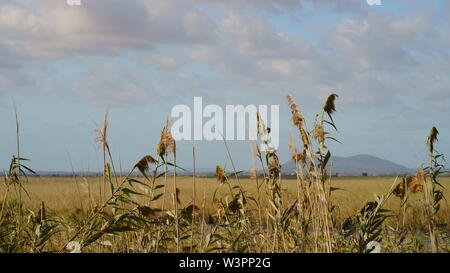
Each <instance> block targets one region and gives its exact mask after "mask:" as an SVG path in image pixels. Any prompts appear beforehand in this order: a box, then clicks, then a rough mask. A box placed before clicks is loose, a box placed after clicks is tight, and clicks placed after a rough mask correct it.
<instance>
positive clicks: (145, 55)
mask: <svg viewBox="0 0 450 273" xmlns="http://www.w3.org/2000/svg"><path fill="white" fill-rule="evenodd" d="M381 2H382V5H380V6H370V5H368V4H367V2H366V1H365V0H339V1H337V0H164V1H161V0H126V1H125V0H81V5H80V6H71V5H68V4H67V3H66V1H65V0H40V1H35V0H9V1H5V0H0V124H1V129H0V132H1V133H0V169H2V168H4V169H6V168H7V167H8V164H9V160H10V158H11V156H12V155H13V154H14V153H15V149H16V148H15V147H16V144H15V120H14V110H13V102H15V103H16V104H17V109H18V113H19V118H20V142H21V154H22V156H23V157H26V158H29V159H31V161H30V162H29V163H27V164H28V165H29V166H30V167H31V168H32V169H35V170H38V171H68V170H71V169H72V168H73V169H74V170H75V171H99V170H101V169H102V167H101V166H102V164H101V158H102V156H101V155H102V153H101V149H100V147H99V145H98V144H96V143H95V132H94V130H93V129H95V128H98V127H100V126H101V124H102V121H103V118H104V113H105V111H106V109H109V120H110V127H109V132H108V134H109V136H108V137H109V144H110V146H111V149H112V153H113V159H114V160H115V161H116V162H117V163H116V165H118V166H120V168H121V169H122V170H123V171H127V170H129V168H130V167H131V166H132V165H133V164H134V163H135V162H136V161H137V160H138V159H139V158H141V157H142V156H144V155H146V154H151V155H155V153H156V143H157V142H158V139H159V134H160V131H161V128H162V127H163V125H164V123H165V118H166V117H167V116H169V115H170V113H171V109H172V108H173V107H174V106H175V105H178V104H186V105H189V106H193V98H194V96H201V97H203V103H204V104H217V105H219V106H223V107H225V105H226V104H233V105H235V104H243V105H248V104H255V105H274V104H275V105H280V148H279V154H280V160H281V161H283V162H285V161H288V160H289V150H288V146H287V144H288V142H289V136H290V132H291V131H292V126H291V124H292V122H291V120H290V112H289V108H288V106H287V102H286V99H285V96H286V95H287V94H291V95H292V96H293V97H294V99H295V100H296V101H297V103H298V105H299V107H300V109H301V111H302V112H303V113H304V115H305V117H306V118H307V119H308V121H309V124H311V122H312V121H313V119H314V115H315V114H316V113H317V112H319V111H320V110H321V107H322V104H323V102H324V101H325V100H326V98H327V96H328V95H329V94H331V93H337V94H338V95H339V98H338V99H337V100H336V108H337V112H336V114H335V116H334V120H335V123H336V125H337V127H338V132H333V134H334V136H335V137H336V138H337V139H339V140H340V142H341V143H330V148H331V150H332V153H333V154H334V155H337V156H351V155H356V154H363V153H364V154H370V155H374V156H378V157H381V158H384V159H388V160H391V161H394V162H396V163H399V164H403V165H405V166H407V167H411V168H414V167H418V166H420V164H422V163H424V162H427V158H426V157H427V152H426V138H427V135H428V132H429V130H430V129H431V127H432V126H436V127H437V128H438V130H439V131H440V135H439V136H440V138H439V143H438V144H437V145H436V148H437V150H438V151H439V152H441V153H444V154H450V123H449V119H448V118H449V116H450V107H449V105H450V96H449V95H450V75H449V74H450V13H449V12H448V11H449V10H450V1H447V0H441V1H439V0H382V1H381ZM310 126H311V125H310ZM293 133H295V132H293ZM228 145H229V148H230V152H231V154H232V157H233V161H234V163H235V164H236V165H237V166H238V169H248V168H250V167H251V165H252V156H251V148H250V146H251V145H250V142H248V141H230V142H229V143H228ZM193 146H195V150H196V165H197V167H202V168H208V167H209V168H214V166H215V165H216V164H221V165H225V166H226V167H227V168H228V169H229V168H231V164H230V162H229V160H228V159H227V153H226V149H225V147H224V144H223V142H221V141H212V142H207V141H195V142H193V141H180V142H179V143H177V150H178V152H177V160H178V162H179V164H180V165H181V166H182V167H185V168H191V167H192V166H191V165H192V147H193Z"/></svg>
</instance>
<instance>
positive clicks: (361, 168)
mask: <svg viewBox="0 0 450 273" xmlns="http://www.w3.org/2000/svg"><path fill="white" fill-rule="evenodd" d="M331 163H332V164H333V167H332V172H333V175H335V174H339V175H362V174H363V173H364V174H367V175H405V174H410V173H413V172H414V171H415V170H413V169H409V168H407V167H405V166H402V165H399V164H397V163H394V162H391V161H389V160H385V159H381V158H378V157H375V156H371V155H365V154H361V155H355V156H350V157H339V156H332V157H331V159H330V162H329V163H328V166H331ZM281 170H282V173H283V174H290V173H293V172H294V171H295V162H293V161H289V162H287V163H286V164H283V166H282V168H281Z"/></svg>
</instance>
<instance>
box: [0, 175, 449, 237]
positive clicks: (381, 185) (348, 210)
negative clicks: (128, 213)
mask: <svg viewBox="0 0 450 273" xmlns="http://www.w3.org/2000/svg"><path fill="white" fill-rule="evenodd" d="M102 179H103V178H102V177H88V178H82V177H31V178H28V182H26V183H24V188H25V189H26V191H27V192H28V194H29V197H27V196H23V201H24V205H25V207H26V208H29V209H38V208H39V206H40V204H41V202H44V203H45V205H46V206H47V207H48V208H49V209H50V210H54V211H58V212H64V211H66V212H74V211H79V209H82V208H83V209H84V210H86V209H87V208H89V206H90V205H91V206H94V205H95V203H100V192H101V185H102V183H103V182H102V181H103V180H102ZM172 179H173V178H172V177H169V178H168V181H167V186H168V187H167V193H168V194H170V193H172V192H173V190H172V189H173V181H172ZM395 179H396V178H395V177H333V179H332V184H331V186H332V187H335V188H339V190H336V191H333V193H332V197H331V200H332V202H333V204H336V205H337V209H338V211H337V219H338V220H339V222H341V221H342V220H343V219H344V218H345V217H348V216H350V215H353V214H354V213H355V212H356V211H357V210H359V209H360V208H361V207H362V206H363V205H364V204H365V203H367V202H368V201H371V200H373V199H374V193H376V194H378V195H381V194H384V193H386V192H388V190H389V189H390V187H391V186H392V184H393V183H394V181H395ZM399 179H400V178H399ZM160 180H161V181H159V183H157V184H161V183H163V179H161V178H160ZM195 180H196V182H195V183H196V196H197V197H196V205H197V206H199V207H201V206H202V200H203V194H204V189H206V191H205V196H206V202H205V209H206V211H207V212H208V213H209V214H213V213H215V209H216V208H215V207H214V204H213V195H214V192H215V191H216V189H218V190H217V195H218V196H225V195H227V194H229V190H228V187H226V186H225V185H224V186H221V187H219V184H218V182H217V180H216V178H200V177H197V178H196V179H195ZM157 182H158V180H157ZM240 182H241V184H242V186H243V188H244V189H245V191H246V192H247V193H248V194H249V196H253V197H255V198H256V195H257V190H256V186H255V182H254V180H251V179H249V178H241V179H240ZM441 182H442V185H443V186H444V187H445V188H446V189H447V190H446V191H445V194H444V196H445V200H444V203H443V206H442V209H441V211H440V212H439V214H438V219H439V220H440V222H441V223H446V224H447V225H450V210H449V207H448V204H447V201H446V200H449V199H450V193H449V191H448V189H449V188H450V177H443V178H441ZM230 183H231V185H232V186H233V185H237V181H236V179H231V180H230ZM281 184H282V192H283V196H284V198H285V200H286V201H287V204H285V206H288V205H290V203H291V202H294V200H295V198H296V195H297V186H296V181H295V180H294V179H282V180H281ZM87 185H88V187H89V190H88V189H87ZM177 187H178V188H179V189H180V201H181V205H180V207H184V206H187V205H190V204H192V200H193V197H192V196H193V178H192V177H178V178H177ZM140 190H142V189H140ZM4 191H5V188H4V185H3V184H1V186H0V196H2V195H3V193H4ZM89 191H90V194H91V196H92V198H91V204H90V201H89V200H90V198H89ZM261 191H264V187H261ZM420 198H422V193H418V194H414V195H412V196H411V197H410V200H409V203H408V208H407V218H406V223H407V226H408V227H409V228H413V229H424V228H425V226H426V225H425V219H424V216H423V215H424V213H423V205H422V203H421V202H422V201H421V200H420ZM138 199H139V200H138V202H139V203H142V204H145V203H146V202H148V200H147V198H146V197H140V198H138ZM162 200H163V199H162V198H161V199H159V200H157V201H156V202H153V203H152V204H153V206H156V207H160V206H161V203H162ZM286 201H285V203H286ZM262 203H263V204H264V203H265V202H264V200H262ZM266 203H267V202H266ZM399 203H400V200H399V198H397V197H395V196H394V197H392V198H391V199H390V200H389V201H388V202H387V204H386V208H387V209H391V210H393V213H394V214H395V213H396V212H397V211H398V209H399ZM168 204H169V206H171V205H172V202H171V201H168ZM264 205H265V206H267V204H264ZM251 206H252V204H251V203H250V207H251ZM388 222H389V220H388Z"/></svg>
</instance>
